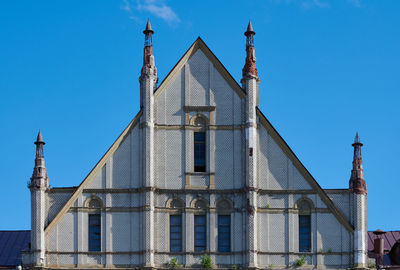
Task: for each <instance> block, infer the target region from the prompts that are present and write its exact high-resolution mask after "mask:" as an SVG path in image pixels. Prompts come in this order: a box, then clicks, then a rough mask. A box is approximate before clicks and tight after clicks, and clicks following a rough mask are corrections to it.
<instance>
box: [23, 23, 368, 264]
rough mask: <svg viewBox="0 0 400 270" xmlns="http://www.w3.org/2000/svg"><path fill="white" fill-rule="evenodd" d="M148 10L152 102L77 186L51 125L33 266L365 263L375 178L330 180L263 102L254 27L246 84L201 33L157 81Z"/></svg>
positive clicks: (38, 164) (357, 173)
mask: <svg viewBox="0 0 400 270" xmlns="http://www.w3.org/2000/svg"><path fill="white" fill-rule="evenodd" d="M153 33H154V32H153V30H152V29H151V26H150V23H149V22H148V24H147V26H146V29H145V31H144V34H145V46H144V56H143V67H142V70H141V76H140V78H139V82H140V104H141V108H140V111H139V112H138V114H137V115H136V117H135V118H134V119H133V120H132V121H131V123H130V124H129V125H128V126H127V127H126V128H125V130H124V131H123V132H122V134H121V135H120V136H119V137H118V138H117V140H116V141H115V142H114V143H113V145H112V146H111V147H110V148H109V150H108V151H107V152H106V153H105V154H104V156H103V157H102V158H101V160H100V161H99V162H98V163H97V165H96V166H95V167H94V168H93V170H92V171H91V172H90V173H89V175H88V176H87V177H86V178H85V179H84V180H83V182H82V183H81V184H80V185H79V186H78V187H65V188H49V180H48V176H47V173H46V168H45V163H44V154H43V153H44V152H43V146H44V141H43V139H42V135H41V133H39V135H38V138H37V140H36V142H35V144H36V149H37V151H36V159H35V168H34V172H33V175H32V178H31V182H30V186H29V188H30V190H31V198H32V199H31V207H32V220H31V221H32V230H31V246H30V250H28V251H25V252H24V253H23V263H24V267H26V268H29V267H38V268H40V267H44V268H78V269H87V268H106V269H108V268H110V269H111V268H165V267H166V265H167V264H168V262H171V259H172V258H176V259H177V261H179V263H180V264H182V267H185V268H196V267H200V260H201V256H202V255H204V254H208V255H209V256H210V258H211V261H212V262H213V264H214V267H216V268H253V269H258V268H260V269H266V268H270V269H271V268H274V269H276V268H288V267H289V268H291V267H305V268H332V269H345V268H365V267H366V260H367V216H366V213H367V204H366V199H367V195H366V194H367V190H366V185H365V181H364V177H363V170H362V158H361V146H362V144H361V142H360V140H359V137H358V135H357V136H356V139H355V142H354V144H353V147H354V159H353V170H352V172H351V179H350V185H349V187H348V188H344V189H334V190H333V189H332V190H327V189H325V190H324V189H322V188H321V187H320V185H319V184H318V183H317V182H316V180H315V179H314V178H313V177H312V175H311V174H310V173H309V172H308V171H307V169H306V168H305V167H304V166H303V164H302V163H301V162H300V161H299V159H298V158H297V157H296V155H295V154H294V153H293V152H292V150H291V149H290V148H289V146H288V145H287V144H286V143H285V141H284V140H283V139H282V137H281V136H280V135H279V134H278V132H277V131H276V130H275V129H274V127H273V126H272V125H271V124H270V122H269V121H268V120H267V119H266V117H265V116H264V115H263V114H262V112H261V111H260V110H259V108H258V102H259V100H258V92H259V83H260V81H259V78H258V73H257V69H256V65H255V63H256V58H255V46H254V35H255V32H254V31H253V28H252V26H251V24H250V23H249V26H248V29H247V31H246V32H245V36H246V58H245V65H244V68H243V73H242V74H243V77H242V80H241V85H239V84H238V83H237V82H236V81H235V80H234V79H233V78H232V76H231V75H230V74H229V72H228V71H227V70H226V69H225V68H224V66H223V65H222V64H221V62H220V61H219V60H218V59H217V58H216V57H215V55H214V54H213V53H212V52H211V50H210V49H209V48H208V47H207V46H206V44H205V43H204V42H203V41H202V40H201V39H200V38H198V39H197V40H196V41H195V42H194V43H193V45H192V46H191V47H190V48H189V49H188V51H187V52H186V53H185V54H184V55H183V57H182V58H181V59H180V60H179V61H178V63H177V64H176V65H175V67H174V68H173V69H172V70H171V71H170V73H169V74H168V75H167V77H166V78H165V79H164V80H163V81H162V82H161V83H160V85H158V86H157V83H158V77H157V69H156V66H155V59H154V55H153V46H152V35H153Z"/></svg>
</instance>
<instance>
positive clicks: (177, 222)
mask: <svg viewBox="0 0 400 270" xmlns="http://www.w3.org/2000/svg"><path fill="white" fill-rule="evenodd" d="M169 236H170V240H169V243H170V251H171V252H181V251H182V215H171V216H169Z"/></svg>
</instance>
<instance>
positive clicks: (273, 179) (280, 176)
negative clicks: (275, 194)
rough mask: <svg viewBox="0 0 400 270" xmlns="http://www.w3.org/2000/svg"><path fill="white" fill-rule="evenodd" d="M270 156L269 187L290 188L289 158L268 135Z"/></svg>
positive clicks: (268, 154) (268, 152) (268, 153)
mask: <svg viewBox="0 0 400 270" xmlns="http://www.w3.org/2000/svg"><path fill="white" fill-rule="evenodd" d="M267 158H268V165H269V166H268V167H267V168H268V169H269V170H268V177H267V179H268V188H269V189H278V190H280V189H287V188H288V162H289V160H288V158H287V157H286V155H285V154H284V153H283V151H282V149H281V148H280V147H279V146H278V144H277V143H276V142H275V141H274V139H273V138H272V137H270V136H268V142H267Z"/></svg>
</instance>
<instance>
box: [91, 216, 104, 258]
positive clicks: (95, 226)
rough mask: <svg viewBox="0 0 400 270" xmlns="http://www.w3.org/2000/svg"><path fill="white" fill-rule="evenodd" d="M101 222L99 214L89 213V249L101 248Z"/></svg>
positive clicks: (96, 249) (98, 249)
mask: <svg viewBox="0 0 400 270" xmlns="http://www.w3.org/2000/svg"><path fill="white" fill-rule="evenodd" d="M100 230H101V222H100V214H90V215H89V251H100V250H101V245H100V243H101V238H100V236H101V233H100Z"/></svg>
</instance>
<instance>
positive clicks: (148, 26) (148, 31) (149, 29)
mask: <svg viewBox="0 0 400 270" xmlns="http://www.w3.org/2000/svg"><path fill="white" fill-rule="evenodd" d="M147 33H151V34H154V31H153V29H151V23H150V19H147V24H146V29H144V31H143V34H145V35H146V34H147Z"/></svg>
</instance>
